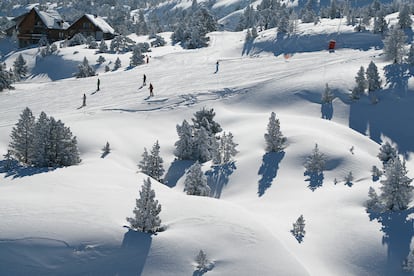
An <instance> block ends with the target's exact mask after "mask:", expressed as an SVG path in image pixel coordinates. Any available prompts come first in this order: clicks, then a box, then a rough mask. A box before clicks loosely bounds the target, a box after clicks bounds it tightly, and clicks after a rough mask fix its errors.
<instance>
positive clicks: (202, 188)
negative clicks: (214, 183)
mask: <svg viewBox="0 0 414 276" xmlns="http://www.w3.org/2000/svg"><path fill="white" fill-rule="evenodd" d="M184 192H187V195H196V196H209V195H210V187H209V186H208V185H207V179H206V177H205V175H204V174H203V171H202V170H201V165H200V163H198V161H197V162H195V163H194V164H193V165H192V166H191V167H190V168H189V169H188V171H187V175H186V177H185V181H184Z"/></svg>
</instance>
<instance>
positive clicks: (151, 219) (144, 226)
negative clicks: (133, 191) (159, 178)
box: [127, 177, 161, 233]
mask: <svg viewBox="0 0 414 276" xmlns="http://www.w3.org/2000/svg"><path fill="white" fill-rule="evenodd" d="M160 212H161V205H160V204H159V203H158V200H156V199H155V191H154V190H153V189H152V188H151V180H150V178H149V177H148V178H147V179H146V180H144V184H143V185H142V187H141V190H140V192H139V198H137V199H136V206H135V208H134V211H133V213H134V217H132V218H127V221H128V222H129V223H130V225H131V228H132V229H134V230H136V231H140V232H145V233H155V232H157V231H159V227H160V225H161V219H160V217H159V214H160Z"/></svg>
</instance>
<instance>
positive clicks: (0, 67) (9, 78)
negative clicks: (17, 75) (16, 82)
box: [0, 63, 14, 92]
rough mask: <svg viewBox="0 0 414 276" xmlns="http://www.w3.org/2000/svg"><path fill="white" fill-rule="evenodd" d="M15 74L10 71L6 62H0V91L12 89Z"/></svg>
mask: <svg viewBox="0 0 414 276" xmlns="http://www.w3.org/2000/svg"><path fill="white" fill-rule="evenodd" d="M13 75H14V73H10V72H9V71H7V70H6V64H5V63H3V64H1V63H0V92H1V91H3V89H12V88H13V87H12V86H11V84H12V83H13Z"/></svg>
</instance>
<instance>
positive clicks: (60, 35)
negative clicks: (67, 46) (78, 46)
mask: <svg viewBox="0 0 414 276" xmlns="http://www.w3.org/2000/svg"><path fill="white" fill-rule="evenodd" d="M47 24H48V22H44V20H43V19H42V18H41V16H40V14H39V12H38V11H37V10H36V9H35V8H33V9H32V10H30V12H29V13H27V14H26V16H24V18H23V19H22V20H21V21H20V23H19V24H18V25H17V38H18V39H19V46H20V47H26V46H28V45H32V44H37V43H38V42H39V40H40V39H41V38H42V37H45V38H46V39H47V40H48V41H49V42H54V41H57V40H62V39H65V38H66V36H67V33H66V30H65V24H67V23H65V22H63V20H62V21H61V22H59V21H57V22H56V24H54V26H48V25H47Z"/></svg>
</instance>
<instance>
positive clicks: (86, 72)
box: [76, 57, 95, 78]
mask: <svg viewBox="0 0 414 276" xmlns="http://www.w3.org/2000/svg"><path fill="white" fill-rule="evenodd" d="M78 69H79V72H78V73H77V74H76V77H77V78H87V77H91V76H95V70H94V69H93V68H92V67H91V66H90V65H89V61H88V59H87V58H86V57H84V58H83V62H82V63H81V64H79V65H78Z"/></svg>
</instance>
